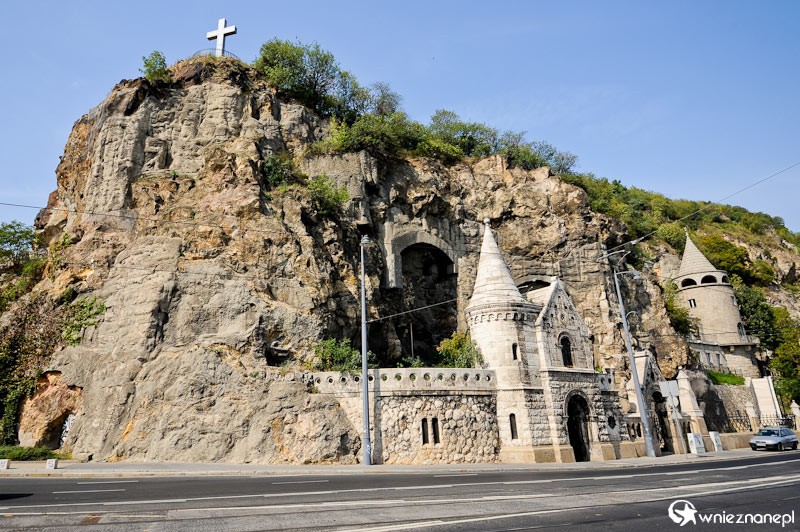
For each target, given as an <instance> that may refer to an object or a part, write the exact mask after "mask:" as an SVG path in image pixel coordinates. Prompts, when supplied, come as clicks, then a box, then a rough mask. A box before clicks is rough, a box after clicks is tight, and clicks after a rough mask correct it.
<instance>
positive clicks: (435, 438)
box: [431, 418, 440, 444]
mask: <svg viewBox="0 0 800 532" xmlns="http://www.w3.org/2000/svg"><path fill="white" fill-rule="evenodd" d="M431 428H433V443H434V444H436V443H439V441H440V439H439V419H438V418H432V419H431Z"/></svg>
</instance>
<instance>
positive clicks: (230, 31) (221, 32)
mask: <svg viewBox="0 0 800 532" xmlns="http://www.w3.org/2000/svg"><path fill="white" fill-rule="evenodd" d="M226 35H236V26H228V27H227V28H226V27H225V19H224V18H221V19H219V23H218V24H217V29H215V30H214V31H209V32H208V33H206V38H207V39H208V40H209V41H213V40H214V39H216V40H217V50H216V53H215V55H216V56H217V57H222V56H223V55H225V36H226Z"/></svg>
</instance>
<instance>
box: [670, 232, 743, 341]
mask: <svg viewBox="0 0 800 532" xmlns="http://www.w3.org/2000/svg"><path fill="white" fill-rule="evenodd" d="M674 281H675V283H676V284H677V285H678V290H679V293H680V297H681V299H682V301H683V304H684V306H686V307H687V308H688V309H689V314H690V315H691V316H692V317H693V318H695V319H697V321H698V326H699V329H700V330H699V332H700V340H701V341H703V342H710V343H714V344H720V345H735V344H743V343H750V341H751V340H750V339H749V338H748V337H747V334H746V332H745V330H744V326H743V325H742V319H741V316H740V314H739V307H738V305H737V304H736V297H735V296H734V293H733V287H732V286H731V283H730V280H729V279H728V274H727V273H726V272H724V271H722V270H718V269H717V268H715V267H714V265H713V264H711V262H709V260H708V259H707V258H706V257H705V255H703V254H702V253H701V252H700V250H699V249H697V246H695V244H694V242H692V240H691V239H690V238H689V234H688V233H687V234H686V250H685V251H684V252H683V259H682V260H681V267H680V270H679V271H678V276H677V277H675V279H674Z"/></svg>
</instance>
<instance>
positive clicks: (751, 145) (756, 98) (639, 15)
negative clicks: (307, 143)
mask: <svg viewBox="0 0 800 532" xmlns="http://www.w3.org/2000/svg"><path fill="white" fill-rule="evenodd" d="M4 15H5V16H4V17H3V20H4V22H3V32H4V34H5V36H4V39H3V40H4V42H5V43H6V57H5V64H4V67H3V76H2V83H0V111H2V117H3V119H4V127H3V128H2V129H0V202H4V203H21V204H27V205H37V206H42V205H45V204H46V202H47V196H48V194H49V193H50V192H51V191H52V190H54V189H55V168H56V165H57V164H58V158H59V156H60V155H61V153H62V152H63V148H64V144H65V142H66V140H67V136H68V134H69V131H70V129H71V127H72V124H73V123H74V122H75V121H76V120H77V119H78V118H80V116H81V115H83V114H84V113H86V112H87V111H89V109H91V108H92V107H94V106H95V105H97V104H98V103H99V102H100V101H102V99H103V98H104V97H105V96H106V95H107V93H108V92H109V91H110V90H111V88H112V87H113V86H114V84H115V83H117V82H118V81H119V80H121V79H125V78H133V77H137V76H138V75H139V68H140V67H141V64H142V56H143V55H147V54H149V53H150V52H151V51H153V50H160V51H162V52H163V53H164V54H165V55H166V56H167V60H168V61H169V62H170V63H173V62H175V61H177V60H179V59H182V58H185V57H188V56H190V55H192V54H193V53H194V52H196V51H198V50H200V49H204V48H209V47H212V46H213V45H212V44H211V43H209V41H207V40H206V39H205V34H206V32H207V31H210V30H212V29H215V28H216V23H217V19H218V18H221V17H226V18H227V19H228V23H229V24H235V25H236V26H237V28H238V31H239V33H238V35H235V36H233V37H231V38H230V39H229V41H228V44H227V48H228V50H229V51H231V52H233V53H235V54H236V55H238V56H239V57H240V58H242V59H244V60H246V61H251V60H253V59H254V58H255V56H256V55H257V53H258V49H259V47H260V45H261V44H262V43H263V42H265V41H267V40H269V39H271V38H273V37H280V38H283V39H290V40H295V39H299V40H301V41H303V42H313V41H316V42H318V43H319V44H320V45H321V46H322V47H323V48H325V49H328V50H330V51H331V52H333V54H334V55H335V56H336V58H337V60H338V61H339V63H340V65H341V66H342V67H343V68H344V69H347V70H350V71H351V72H353V73H354V74H355V75H356V76H357V77H358V79H359V80H360V81H361V82H362V83H364V84H370V83H372V82H375V81H384V82H387V83H389V84H390V85H391V86H392V88H393V89H394V90H395V91H397V92H398V93H400V94H401V95H402V96H403V108H404V110H405V111H406V112H408V113H409V115H411V117H412V118H414V119H417V120H420V121H427V119H428V117H429V116H430V115H431V114H432V113H433V112H434V111H435V110H436V109H440V108H446V109H450V110H453V111H455V112H456V113H458V114H459V115H460V116H461V117H462V118H464V119H468V120H475V121H481V122H486V123H488V124H490V125H492V126H494V127H497V128H499V129H512V130H524V131H527V132H528V136H529V138H530V139H532V140H533V139H535V140H547V141H549V142H551V143H552V144H554V145H556V146H557V147H559V148H560V149H562V150H567V151H571V152H573V153H575V154H577V155H578V156H579V169H580V170H582V171H590V172H593V173H595V174H596V175H598V176H602V177H608V178H609V179H619V180H620V181H621V182H622V183H623V184H625V185H627V186H637V187H641V188H644V189H647V190H653V191H656V192H661V193H663V194H665V195H667V196H670V197H673V198H688V199H700V200H719V199H721V198H724V197H726V196H728V195H729V194H731V193H733V192H736V191H738V190H740V189H742V188H745V187H746V186H748V185H750V184H752V183H754V182H756V181H758V180H760V179H763V178H765V177H767V176H769V175H771V174H773V173H774V172H777V171H779V170H782V169H784V168H786V167H789V166H790V165H792V164H794V163H797V162H800V98H798V94H800V91H799V90H798V89H799V88H800V87H799V85H800V83H798V82H800V68H798V67H799V66H800V33H798V30H797V24H798V21H799V20H800V2H794V1H788V0H787V1H769V2H764V1H761V2H756V1H752V2H745V1H726V2H723V1H718V2H709V1H671V2H642V1H637V2H633V1H631V2H615V1H608V2H597V1H586V2H583V1H563V2H553V1H552V0H550V1H547V2H538V1H536V2H534V1H530V2H523V1H494V2H480V3H479V2H473V3H470V2H465V1H463V0H462V1H460V2H455V1H438V2H437V1H434V0H429V1H427V2H418V1H404V2H380V3H379V2H375V1H373V2H349V1H346V0H340V1H338V2H302V1H295V2H266V1H263V0H262V1H259V2H250V1H239V2H220V1H219V0H217V1H214V2H209V1H204V0H197V1H193V2H178V1H169V2H164V1H161V2H154V1H150V0H142V1H139V2H135V3H130V2H128V3H119V2H109V1H108V0H105V1H102V2H100V1H81V0H73V1H71V2H55V1H53V2H49V1H48V2H36V1H31V2H28V3H22V2H15V3H13V4H12V5H9V6H5V7H4ZM798 198H800V166H797V167H795V168H794V169H792V170H789V171H787V172H785V173H782V174H781V175H779V176H777V177H774V178H772V179H770V180H768V181H766V182H765V183H763V184H761V185H759V186H757V187H754V188H753V189H750V190H748V191H746V192H744V193H742V194H739V195H737V196H734V197H732V198H730V199H729V200H727V201H726V203H731V204H736V205H742V206H744V207H746V208H748V209H750V210H754V211H763V212H767V213H769V214H772V215H776V216H781V217H783V218H784V220H785V221H786V223H787V225H788V226H789V228H790V229H792V230H794V231H800V209H797V208H796V205H797V203H798ZM35 214H36V211H35V210H32V209H17V208H10V207H6V206H0V222H3V221H9V220H12V219H18V220H21V221H24V222H26V223H30V222H32V221H33V218H34V216H35Z"/></svg>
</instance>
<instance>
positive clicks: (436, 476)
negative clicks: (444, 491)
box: [433, 473, 478, 478]
mask: <svg viewBox="0 0 800 532" xmlns="http://www.w3.org/2000/svg"><path fill="white" fill-rule="evenodd" d="M477 476H478V474H477V473H457V474H453V475H433V478H447V477H477Z"/></svg>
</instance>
